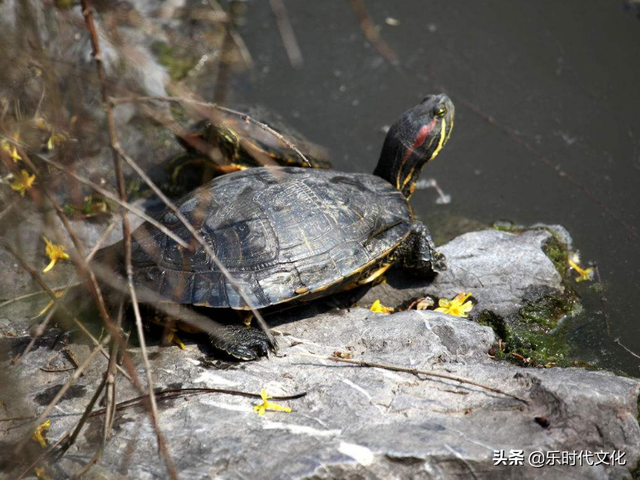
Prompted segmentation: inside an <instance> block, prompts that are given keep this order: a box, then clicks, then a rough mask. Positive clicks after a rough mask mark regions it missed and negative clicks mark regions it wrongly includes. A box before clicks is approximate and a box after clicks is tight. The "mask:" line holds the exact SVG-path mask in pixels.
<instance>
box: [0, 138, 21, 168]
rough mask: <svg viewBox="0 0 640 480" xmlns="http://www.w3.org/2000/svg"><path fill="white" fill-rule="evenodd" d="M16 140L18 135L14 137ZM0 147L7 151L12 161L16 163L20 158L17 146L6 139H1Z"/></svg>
mask: <svg viewBox="0 0 640 480" xmlns="http://www.w3.org/2000/svg"><path fill="white" fill-rule="evenodd" d="M16 140H18V137H16ZM0 147H2V149H3V150H5V151H7V152H9V156H10V157H11V158H12V159H13V161H14V162H16V163H17V162H19V161H20V160H22V157H21V156H20V154H19V153H18V148H17V147H16V146H15V145H14V144H11V143H9V142H8V141H7V140H2V141H1V142H0Z"/></svg>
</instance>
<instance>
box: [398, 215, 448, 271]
mask: <svg viewBox="0 0 640 480" xmlns="http://www.w3.org/2000/svg"><path fill="white" fill-rule="evenodd" d="M400 255H401V256H402V259H401V260H402V265H403V266H404V267H405V268H409V269H411V270H414V271H415V272H416V273H418V274H420V275H429V274H433V273H438V272H442V271H444V270H446V269H447V264H446V258H445V256H444V255H443V254H442V253H440V252H438V251H437V250H436V246H435V244H434V243H433V239H432V238H431V235H430V234H429V230H428V229H427V227H426V225H425V224H423V223H422V222H414V223H413V224H412V225H411V233H410V234H409V237H408V238H407V240H406V241H405V243H404V244H403V245H402V246H401V248H400Z"/></svg>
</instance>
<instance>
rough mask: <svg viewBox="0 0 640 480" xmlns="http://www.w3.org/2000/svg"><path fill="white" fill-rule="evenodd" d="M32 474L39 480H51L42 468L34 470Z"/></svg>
mask: <svg viewBox="0 0 640 480" xmlns="http://www.w3.org/2000/svg"><path fill="white" fill-rule="evenodd" d="M33 473H35V474H36V477H38V478H39V479H40V480H51V477H50V476H49V475H47V472H46V471H45V469H44V467H36V468H34V469H33Z"/></svg>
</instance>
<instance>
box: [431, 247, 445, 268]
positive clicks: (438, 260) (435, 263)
mask: <svg viewBox="0 0 640 480" xmlns="http://www.w3.org/2000/svg"><path fill="white" fill-rule="evenodd" d="M432 268H433V271H434V272H436V273H439V272H444V271H445V270H446V269H447V257H445V256H444V254H442V253H440V252H434V253H433V260H432Z"/></svg>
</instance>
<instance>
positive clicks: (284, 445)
mask: <svg viewBox="0 0 640 480" xmlns="http://www.w3.org/2000/svg"><path fill="white" fill-rule="evenodd" d="M550 238H551V236H550V234H549V233H548V232H546V231H544V230H534V231H528V232H524V233H521V234H514V233H505V232H498V231H494V230H486V231H482V232H475V233H469V234H465V235H462V236H460V237H458V238H456V239H454V240H453V241H451V242H450V243H448V244H446V245H444V246H442V248H441V250H442V251H443V252H444V253H445V254H446V255H447V258H448V262H449V270H447V271H446V272H443V273H442V274H440V275H439V276H438V277H436V279H435V281H434V282H433V283H431V284H428V283H424V280H419V279H414V278H411V277H409V276H408V275H407V274H406V272H403V271H401V270H397V271H396V272H395V274H393V276H390V279H389V281H388V282H387V283H386V284H381V285H378V286H375V287H373V288H371V289H370V290H369V291H364V296H362V295H363V291H360V293H358V292H346V293H344V294H342V295H343V299H342V300H344V299H345V297H348V296H354V295H355V296H358V295H360V296H361V298H360V302H361V303H364V304H368V305H370V304H371V303H372V302H373V299H375V298H381V299H382V300H383V303H386V304H387V305H393V304H394V303H393V302H394V301H395V302H398V303H402V302H405V301H407V300H409V299H413V298H415V297H417V296H421V295H424V294H426V293H431V294H434V295H436V296H438V297H452V296H454V295H455V294H457V293H459V292H462V291H466V292H468V291H471V292H473V294H474V296H475V297H476V298H477V299H478V306H476V308H485V309H493V310H494V311H496V312H500V313H501V314H503V315H509V314H512V313H513V312H514V311H517V309H518V308H520V306H521V305H522V304H523V301H524V298H525V297H526V296H527V295H529V294H530V292H531V291H532V290H540V289H542V290H544V289H546V290H547V291H549V290H552V291H553V290H558V291H560V290H562V288H563V287H562V282H561V278H560V275H559V274H558V272H557V271H556V269H555V267H554V266H553V263H552V262H551V261H550V260H549V258H547V256H546V255H545V254H544V253H543V251H542V249H541V247H542V245H543V244H544V243H545V242H546V241H548V240H549V239H550ZM403 282H404V283H403ZM332 302H334V303H335V302H338V303H339V301H338V300H335V299H332V298H330V299H327V300H325V301H320V302H314V303H312V304H310V305H308V306H303V307H298V308H296V309H292V310H287V311H285V312H281V313H279V314H274V315H270V316H269V317H268V320H269V322H270V323H271V325H272V326H273V327H274V330H275V332H276V333H277V334H278V337H277V338H278V341H279V344H280V352H279V354H278V355H277V356H272V357H271V358H269V359H264V360H261V361H258V362H252V363H247V364H224V363H220V362H218V363H214V364H211V362H210V361H208V360H207V359H206V352H207V350H206V341H205V342H204V343H202V341H203V340H204V339H203V338H201V336H197V335H195V336H192V337H190V338H185V340H186V341H187V348H186V350H184V351H183V350H180V349H178V348H177V347H175V346H173V347H163V346H158V345H152V346H151V348H150V355H151V358H152V368H153V375H154V382H155V386H156V387H159V388H164V389H167V388H172V389H176V388H223V389H232V390H238V391H245V392H252V393H258V392H260V390H261V389H263V388H264V389H266V390H267V392H268V393H269V394H271V395H274V396H277V395H293V394H296V393H302V392H306V394H307V395H306V396H305V397H303V398H299V399H296V400H291V401H281V402H278V403H281V404H286V405H288V406H290V407H292V409H293V412H292V413H290V414H287V413H282V412H271V411H268V412H267V413H266V414H265V415H264V416H258V415H257V414H256V412H255V411H254V410H253V408H252V407H253V406H255V405H257V404H258V403H259V400H257V399H250V398H247V397H243V396H236V395H229V394H222V393H209V394H201V395H191V396H188V397H184V398H173V399H167V400H164V401H160V403H159V411H160V424H161V426H162V430H163V432H164V434H165V436H166V438H167V439H168V443H169V447H170V451H171V453H172V458H173V460H174V462H175V464H176V469H177V471H178V473H179V477H180V478H182V479H200V478H203V477H216V478H221V479H236V478H237V479H243V478H256V477H258V478H264V479H280V478H294V479H302V478H305V479H309V478H313V479H324V478H326V479H334V478H335V479H342V478H357V479H360V478H363V479H387V478H391V479H395V478H397V479H401V478H402V479H404V478H454V477H465V478H466V477H469V476H471V477H474V478H516V477H518V478H523V479H526V478H549V479H555V478H564V477H569V476H571V477H576V478H585V479H591V478H593V479H601V478H607V479H608V478H630V473H629V471H630V468H634V466H635V465H637V464H638V459H639V457H640V427H639V425H638V421H637V413H638V395H639V394H640V383H639V382H638V381H637V380H633V379H628V378H620V377H616V376H615V375H613V374H610V373H606V372H589V371H585V370H580V369H573V368H572V369H560V368H551V369H534V368H529V369H524V368H520V367H516V366H513V365H511V364H507V363H502V362H496V361H494V360H492V359H491V357H490V356H489V355H488V352H489V350H490V349H491V348H492V345H493V344H494V343H495V337H494V334H493V332H492V330H491V329H489V328H487V327H483V326H480V325H478V324H476V323H474V322H472V321H468V320H463V319H459V318H456V317H450V316H447V315H444V314H440V313H437V312H433V311H407V312H403V313H398V314H394V315H386V314H375V313H372V312H371V311H369V310H367V309H359V308H356V309H352V310H350V311H349V310H345V309H339V308H331V307H330V305H331V304H332ZM323 312H324V313H323ZM23 313H24V312H23ZM12 320H15V318H11V319H10V320H8V317H5V322H6V321H10V322H11V321H12ZM13 323H14V324H15V322H13ZM27 323H28V322H26V321H23V322H22V324H23V325H27ZM18 324H20V322H18ZM0 327H1V328H3V329H4V331H5V332H7V331H10V332H11V335H12V336H8V337H7V336H5V338H4V339H0V352H4V354H3V356H2V358H0V372H2V377H3V378H0V382H1V383H2V385H12V388H10V389H6V388H5V389H3V391H2V393H1V400H2V402H3V405H4V407H3V410H2V415H1V416H0V419H1V418H6V417H21V416H30V415H37V414H38V413H39V412H42V410H43V408H44V406H45V405H46V404H47V403H48V402H49V401H50V400H51V399H52V398H53V396H54V395H55V393H56V392H57V390H58V389H59V388H60V386H61V385H62V384H63V383H64V382H65V381H66V380H67V379H68V378H69V375H70V372H68V371H67V372H50V371H49V372H47V371H43V370H41V368H42V367H46V366H49V367H54V368H62V367H68V366H69V365H70V364H69V360H68V359H66V358H65V354H64V353H60V354H59V355H58V356H54V354H53V352H51V350H50V348H51V345H52V344H53V339H54V337H55V335H56V332H54V331H52V332H49V333H48V334H47V336H45V337H44V338H42V339H40V340H39V341H38V342H37V343H36V348H35V349H34V350H33V351H32V352H31V353H30V354H29V355H27V356H26V357H25V358H24V359H23V360H22V361H21V362H19V363H18V364H17V365H15V366H13V367H7V365H6V363H7V362H8V361H9V359H10V358H12V357H13V356H14V355H15V354H16V353H18V352H19V351H21V350H22V349H23V348H24V346H25V344H26V343H27V342H28V340H29V338H28V337H26V336H24V335H25V334H24V331H23V330H20V329H15V328H14V330H10V329H9V330H7V328H8V326H6V325H4V326H3V324H2V323H0ZM70 348H71V349H72V350H73V352H74V353H75V355H76V357H78V359H79V361H82V360H83V359H84V358H86V357H87V355H88V354H89V347H88V346H86V345H84V344H82V343H81V342H72V344H71V347H70ZM56 349H57V350H59V349H60V346H58V347H56ZM129 351H130V353H131V355H132V357H133V361H134V364H135V365H137V373H138V375H139V376H140V378H144V372H143V367H142V359H141V356H140V351H139V349H138V348H130V350H129ZM203 352H204V353H203ZM334 352H340V353H341V354H349V355H352V356H353V358H354V359H358V360H365V361H370V362H377V363H383V364H387V365H394V366H400V367H405V368H412V369H420V370H425V371H431V372H434V373H440V374H445V375H450V376H456V377H461V378H466V379H469V380H472V381H473V382H476V383H480V384H483V385H487V386H490V387H493V388H498V389H500V390H501V391H503V392H506V393H509V394H512V395H516V396H518V397H521V398H524V399H526V400H527V402H528V403H527V404H525V403H522V402H520V401H518V400H516V399H514V398H511V397H509V396H507V395H503V394H500V393H495V392H492V391H488V390H486V389H482V388H480V387H477V386H473V385H470V384H465V383H457V382H455V381H452V380H447V379H442V378H434V377H428V376H424V375H421V376H416V375H413V374H411V373H405V372H398V371H389V370H385V369H381V368H363V367H359V366H356V365H351V364H345V363H335V362H332V361H330V360H327V357H330V356H331V355H333V354H334ZM105 366H106V361H105V360H104V358H102V357H100V358H99V360H97V361H96V362H95V364H94V365H93V366H91V367H90V368H89V370H88V371H87V372H86V374H85V375H84V376H82V377H81V378H80V379H79V380H78V381H77V383H76V384H75V385H74V386H73V387H72V389H71V390H70V391H69V393H68V394H67V395H65V397H63V400H62V401H61V402H60V404H59V405H58V407H56V409H55V410H54V412H53V413H52V414H51V415H50V417H49V418H50V419H51V422H52V424H51V429H50V432H49V435H48V438H49V439H50V441H52V440H55V439H57V438H60V436H61V435H62V434H63V433H64V432H66V431H67V430H69V429H71V428H73V427H74V425H75V422H76V421H77V420H78V418H79V416H80V414H81V413H82V411H83V409H84V407H85V405H86V404H87V402H88V400H89V398H91V396H92V395H93V392H94V391H95V388H96V387H97V385H98V384H99V382H100V380H101V378H102V375H103V372H104V369H105ZM137 395H138V393H137V391H136V390H134V389H133V388H132V387H131V386H130V385H128V384H127V383H126V381H124V380H122V379H121V380H120V382H119V390H118V399H119V400H120V401H122V400H124V399H129V398H134V397H136V396H137ZM536 418H538V421H536ZM102 421H103V417H102V416H97V417H94V418H91V419H90V420H89V421H88V426H87V427H85V430H84V431H83V433H82V434H81V435H80V437H79V438H78V441H77V444H76V445H75V446H73V447H72V448H71V449H70V450H69V451H68V452H67V454H66V455H65V456H64V457H62V458H61V459H59V460H56V461H53V462H51V463H48V464H45V465H46V469H47V472H49V474H50V475H52V476H54V478H57V477H65V478H66V476H68V475H70V474H72V473H74V472H77V471H78V469H79V468H81V466H82V465H83V464H84V463H86V462H88V461H89V459H90V458H91V456H92V455H93V452H94V451H95V449H96V448H97V446H98V444H99V439H100V435H101V434H100V432H101V425H102ZM29 431H30V430H29V428H28V427H25V426H24V424H20V423H17V422H16V423H14V422H1V421H0V439H2V440H0V442H2V443H0V472H8V473H7V474H6V475H8V476H4V477H3V475H5V474H4V473H0V478H2V479H4V478H11V476H12V475H14V474H15V472H16V471H18V470H19V469H17V470H15V471H14V470H12V462H15V461H16V458H17V459H20V457H14V456H13V455H10V454H9V453H6V452H11V451H12V448H11V446H12V445H13V444H14V443H15V442H16V441H18V439H19V438H21V437H20V436H21V435H25V434H28V432H29ZM30 444H31V447H33V448H36V447H37V446H36V445H33V442H30ZM37 448H39V447H37ZM519 451H522V454H523V458H524V462H523V463H524V464H523V465H521V466H504V465H494V456H495V455H498V454H499V453H500V452H504V455H505V457H506V458H507V459H509V457H511V459H512V460H513V459H515V458H516V457H517V453H518V452H519ZM556 451H557V452H580V451H582V452H591V454H592V455H600V456H602V455H603V453H602V452H612V451H615V452H622V453H623V454H624V456H623V457H622V460H623V461H624V462H625V463H624V464H616V465H604V464H602V463H601V464H599V465H590V464H588V462H589V461H590V462H591V463H592V464H593V463H595V462H597V461H600V460H601V458H599V457H597V456H594V457H589V459H587V457H585V458H583V459H582V463H583V464H582V465H579V464H578V466H566V465H559V464H556V465H546V466H545V467H544V468H534V467H532V466H531V465H529V462H528V460H529V458H530V457H529V456H530V455H532V454H533V455H536V453H534V452H544V453H543V454H544V455H546V458H545V459H546V460H547V461H551V458H552V457H551V456H552V455H554V453H553V452H556ZM36 453H39V452H38V451H37V450H36ZM622 453H621V454H622ZM3 454H4V456H3ZM558 455H560V454H558ZM565 455H566V454H565ZM583 455H584V454H583ZM125 458H126V461H125V460H124V459H125ZM507 461H508V460H507ZM607 461H609V460H607ZM578 463H579V460H578ZM620 463H621V462H620ZM113 473H118V474H120V475H122V476H123V477H127V478H142V479H145V478H166V477H167V472H166V468H165V466H164V463H163V462H162V460H161V458H160V457H159V456H158V453H157V444H156V440H155V436H154V432H153V428H152V426H151V424H150V422H149V420H148V418H147V416H146V415H145V414H144V411H143V410H142V408H141V407H132V408H127V409H124V410H122V411H120V412H119V413H118V415H117V419H116V422H115V425H114V435H113V437H112V438H111V440H110V441H109V444H108V446H107V449H106V450H105V452H104V456H103V459H102V461H101V462H100V463H99V464H98V465H96V466H95V467H94V468H93V469H92V470H91V472H90V474H89V476H87V477H86V478H94V477H95V478H97V477H99V476H101V475H107V476H111V475H112V474H113Z"/></svg>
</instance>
